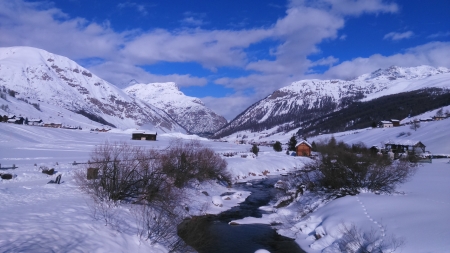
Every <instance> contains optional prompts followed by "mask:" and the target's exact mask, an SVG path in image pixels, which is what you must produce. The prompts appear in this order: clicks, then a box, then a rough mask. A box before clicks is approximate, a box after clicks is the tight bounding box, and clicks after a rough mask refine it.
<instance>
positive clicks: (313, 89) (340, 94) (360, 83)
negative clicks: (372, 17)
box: [215, 66, 450, 137]
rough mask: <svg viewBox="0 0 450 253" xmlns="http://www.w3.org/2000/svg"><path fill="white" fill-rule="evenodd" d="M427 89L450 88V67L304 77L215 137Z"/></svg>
mask: <svg viewBox="0 0 450 253" xmlns="http://www.w3.org/2000/svg"><path fill="white" fill-rule="evenodd" d="M425 88H444V89H450V70H449V69H447V68H443V67H441V68H434V67H430V66H419V67H411V68H402V67H396V66H392V67H390V68H387V69H379V70H377V71H374V72H372V73H369V74H364V75H361V76H359V77H357V78H355V79H353V80H347V81H345V80H337V79H334V80H317V79H313V80H302V81H297V82H294V83H292V84H291V85H289V86H286V87H283V88H281V89H279V90H276V91H275V92H273V93H272V94H270V95H269V96H267V97H266V98H264V99H262V100H260V101H258V102H257V103H255V104H253V105H252V106H250V107H249V108H247V109H246V110H245V111H244V112H243V113H241V114H240V115H238V116H237V117H236V118H235V119H233V120H232V121H231V122H230V123H228V124H227V125H226V126H225V127H224V128H222V129H220V130H219V131H218V132H217V133H216V134H215V136H216V137H224V136H228V135H230V134H233V133H235V132H238V131H242V130H252V131H258V132H260V131H263V130H266V129H269V128H274V127H276V126H278V127H280V131H281V130H291V129H293V128H295V127H297V128H299V127H304V126H302V123H303V122H306V121H310V122H311V121H312V120H314V119H317V118H319V117H325V116H326V115H328V114H329V113H331V112H334V111H338V110H340V109H343V108H346V107H347V106H349V105H351V104H353V103H354V102H355V101H369V100H373V99H376V98H380V97H382V96H386V95H392V94H398V93H404V92H408V91H414V90H420V89H425Z"/></svg>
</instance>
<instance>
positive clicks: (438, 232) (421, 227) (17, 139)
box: [0, 120, 450, 253]
mask: <svg viewBox="0 0 450 253" xmlns="http://www.w3.org/2000/svg"><path fill="white" fill-rule="evenodd" d="M449 123H450V120H443V121H439V122H429V123H422V125H421V127H420V128H419V129H417V131H414V130H411V129H409V127H408V126H404V127H397V128H392V129H364V130H358V131H349V132H345V133H338V134H335V135H334V136H335V137H336V139H337V140H343V141H345V142H347V143H356V142H360V141H362V142H364V143H365V144H366V145H368V146H370V145H381V143H382V142H384V141H387V140H394V139H412V140H419V141H422V142H423V143H424V144H425V145H426V149H427V150H429V151H431V153H433V154H450V132H449V131H448V129H449ZM408 132H409V134H402V133H408ZM130 136H131V131H124V132H108V133H90V132H89V131H80V130H64V129H50V128H41V127H31V126H19V125H13V124H0V164H1V166H2V167H3V168H4V167H11V166H12V165H13V164H15V165H16V166H17V167H18V168H17V169H14V170H12V169H9V170H2V171H0V173H5V172H8V173H13V174H14V175H15V177H14V178H13V179H12V180H2V181H0V213H1V215H0V252H166V251H167V250H166V249H165V248H164V247H163V246H162V245H150V244H149V243H147V242H145V241H144V242H142V241H139V239H138V237H137V236H136V227H134V226H133V225H132V224H134V222H133V215H132V212H131V211H130V210H129V209H127V207H123V208H119V209H118V210H117V213H118V214H119V216H118V217H120V220H118V221H117V224H116V225H115V226H105V224H104V222H102V221H100V220H96V219H94V218H93V215H92V211H91V209H90V208H89V204H90V199H89V198H87V197H86V196H85V195H83V194H82V193H81V192H80V191H79V190H78V189H77V188H76V185H75V184H74V180H73V178H72V176H73V172H74V171H75V170H77V169H80V168H82V167H81V166H82V165H73V162H74V161H77V162H86V161H87V160H88V159H89V153H90V151H91V150H92V149H93V148H94V147H95V145H99V144H102V143H104V142H105V141H109V142H116V141H123V142H128V143H131V144H133V145H142V146H145V147H148V148H155V149H163V148H165V147H167V146H168V145H169V143H170V141H171V140H173V139H174V138H184V139H192V138H196V139H199V140H200V141H201V142H202V143H203V144H205V145H206V146H208V147H211V148H212V149H214V150H215V151H216V152H218V153H237V155H235V156H233V157H226V158H224V159H225V160H226V161H227V162H228V168H229V170H230V172H231V173H232V175H233V179H234V181H246V180H251V179H257V178H263V177H264V174H265V173H267V172H269V174H270V175H275V174H284V173H285V172H287V171H289V170H292V169H294V168H301V167H302V166H303V164H305V163H306V162H308V159H307V158H300V157H292V156H287V155H286V154H285V153H284V152H281V153H276V152H274V151H273V150H272V148H270V147H261V152H260V154H259V156H258V157H253V156H252V155H251V153H249V152H248V150H249V149H250V145H237V144H233V143H227V142H213V141H209V140H205V139H202V138H198V137H195V136H187V135H183V134H161V135H158V141H156V142H150V141H149V142H146V141H131V140H130ZM329 137H330V136H320V137H317V138H314V139H311V140H310V141H312V140H315V141H319V140H320V139H325V138H329ZM241 155H247V157H246V158H242V157H241ZM448 162H449V159H440V160H438V159H435V160H433V163H431V164H429V163H426V164H422V165H421V166H420V167H419V169H418V172H417V174H416V175H415V176H414V177H413V178H412V179H411V180H410V181H409V182H407V183H406V184H404V185H401V186H400V187H399V188H398V189H397V190H398V192H397V193H396V194H393V195H375V194H372V193H362V194H359V195H358V196H347V197H343V198H340V199H337V200H334V201H332V202H329V203H327V204H325V205H323V206H322V207H320V208H319V209H317V211H315V212H314V213H312V214H310V215H308V216H307V217H306V218H305V219H302V220H293V218H294V217H295V216H296V210H295V208H294V207H287V208H284V209H280V210H278V211H277V212H276V213H273V214H270V215H265V216H264V217H263V218H262V219H255V218H246V219H243V220H240V221H236V222H238V223H264V224H268V223H271V222H274V221H275V222H281V223H284V225H285V226H284V227H285V229H283V230H280V233H282V234H284V235H287V236H291V237H295V238H296V240H297V242H298V243H299V244H300V245H301V247H302V248H303V249H305V250H306V251H307V252H313V253H315V252H338V251H336V250H335V247H336V242H337V239H338V238H339V237H340V236H341V235H342V229H341V225H342V224H354V225H356V226H357V227H358V228H360V229H361V230H363V231H370V230H371V229H372V230H373V231H375V232H376V233H377V234H378V235H380V236H382V235H383V234H384V235H385V237H386V238H388V237H390V236H391V235H393V236H395V237H397V238H401V239H403V240H404V245H403V246H402V247H401V249H400V250H401V252H450V250H449V249H450V240H448V238H450V218H449V215H448V213H449V212H450V199H449V196H450V184H448V182H449V181H450V163H448ZM35 164H36V166H35ZM42 165H45V166H48V167H50V168H55V170H56V171H57V172H58V173H57V174H61V175H62V180H61V181H62V184H60V185H55V184H47V182H49V181H50V180H54V179H55V177H56V175H54V176H47V175H46V174H42V173H41V172H40V171H39V167H40V166H42ZM202 191H207V192H208V193H209V196H205V195H204V194H202V193H201V192H202ZM226 191H230V189H227V188H226V187H223V186H220V185H217V184H214V183H208V184H202V185H200V186H198V188H196V189H193V190H192V195H191V197H192V199H189V200H186V202H185V203H181V204H184V205H188V206H190V207H191V210H192V211H191V212H192V214H198V213H195V212H199V211H200V207H202V208H203V209H202V210H201V211H202V212H207V213H219V212H221V211H224V210H226V209H228V208H230V207H232V206H233V205H237V204H238V203H239V202H241V201H243V200H244V199H245V197H246V196H248V193H247V192H238V193H237V194H234V195H233V197H232V198H231V200H224V199H223V198H221V197H220V196H219V195H220V194H221V193H223V192H226ZM212 202H215V203H216V204H217V203H221V204H223V206H222V207H218V206H215V205H213V204H212ZM205 203H207V207H206V208H205V206H204V204H205ZM264 208H265V209H266V210H272V208H271V207H264ZM205 209H206V210H205ZM314 234H319V235H320V236H321V238H320V239H318V240H317V239H316V238H315V236H314ZM382 238H384V237H383V236H382ZM398 252H400V251H398Z"/></svg>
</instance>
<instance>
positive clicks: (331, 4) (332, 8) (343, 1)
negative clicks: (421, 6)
mask: <svg viewBox="0 0 450 253" xmlns="http://www.w3.org/2000/svg"><path fill="white" fill-rule="evenodd" d="M288 6H289V7H298V6H310V7H314V8H318V9H323V10H326V11H328V12H332V13H334V14H338V15H346V16H349V15H350V16H359V15H362V14H365V13H380V12H384V13H395V12H397V11H398V9H399V8H398V5H397V4H395V3H385V1H383V0H314V1H310V0H291V1H290V2H289V5H288Z"/></svg>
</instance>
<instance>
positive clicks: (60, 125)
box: [44, 123, 62, 128]
mask: <svg viewBox="0 0 450 253" xmlns="http://www.w3.org/2000/svg"><path fill="white" fill-rule="evenodd" d="M44 127H53V128H61V127H62V124H61V123H44Z"/></svg>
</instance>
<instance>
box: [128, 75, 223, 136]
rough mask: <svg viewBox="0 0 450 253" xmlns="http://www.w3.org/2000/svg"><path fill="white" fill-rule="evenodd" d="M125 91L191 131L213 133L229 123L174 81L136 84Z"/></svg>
mask: <svg viewBox="0 0 450 253" xmlns="http://www.w3.org/2000/svg"><path fill="white" fill-rule="evenodd" d="M124 91H125V92H126V93H127V94H129V95H130V96H132V97H136V98H139V99H141V100H142V101H144V102H145V103H147V104H150V105H153V106H154V107H157V108H159V109H161V110H163V111H165V112H167V113H168V114H169V115H170V116H171V117H172V118H173V119H174V120H175V121H176V122H178V124H180V125H181V126H183V127H184V128H185V129H186V130H187V131H188V132H190V133H194V134H207V133H210V134H211V133H214V132H216V131H217V130H218V129H220V128H221V127H223V126H224V125H225V124H226V123H227V120H226V119H225V118H224V117H222V116H220V115H218V114H216V113H215V112H213V111H212V110H211V109H209V108H207V107H206V106H205V104H203V102H202V101H201V100H200V99H198V98H195V97H189V96H186V95H184V93H183V92H181V91H180V90H179V89H178V86H177V85H176V84H175V83H173V82H168V83H149V84H142V83H141V84H134V85H131V86H129V87H127V88H125V89H124Z"/></svg>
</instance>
